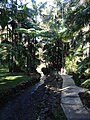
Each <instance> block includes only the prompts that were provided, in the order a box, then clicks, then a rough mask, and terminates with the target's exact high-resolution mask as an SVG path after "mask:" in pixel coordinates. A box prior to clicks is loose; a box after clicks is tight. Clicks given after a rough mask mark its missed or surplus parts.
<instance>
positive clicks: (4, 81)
mask: <svg viewBox="0 0 90 120" xmlns="http://www.w3.org/2000/svg"><path fill="white" fill-rule="evenodd" d="M29 80H31V77H30V76H27V75H24V74H21V73H17V74H14V73H13V74H12V73H8V72H7V70H5V69H0V91H6V90H8V89H9V88H12V87H15V86H16V85H18V84H20V83H22V82H25V81H29Z"/></svg>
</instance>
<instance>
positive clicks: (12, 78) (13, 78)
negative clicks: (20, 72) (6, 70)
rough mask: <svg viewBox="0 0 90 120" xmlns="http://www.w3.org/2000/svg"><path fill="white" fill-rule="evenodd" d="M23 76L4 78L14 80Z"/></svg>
mask: <svg viewBox="0 0 90 120" xmlns="http://www.w3.org/2000/svg"><path fill="white" fill-rule="evenodd" d="M21 77H23V76H7V77H5V80H16V79H17V78H21Z"/></svg>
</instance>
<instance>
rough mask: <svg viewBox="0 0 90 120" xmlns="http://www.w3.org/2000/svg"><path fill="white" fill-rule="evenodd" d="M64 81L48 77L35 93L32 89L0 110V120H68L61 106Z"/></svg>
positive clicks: (52, 76)
mask: <svg viewBox="0 0 90 120" xmlns="http://www.w3.org/2000/svg"><path fill="white" fill-rule="evenodd" d="M61 86H62V79H61V78H56V76H55V75H51V76H48V77H47V79H46V80H45V82H44V84H42V85H41V86H40V87H39V88H38V89H37V90H36V91H35V92H34V93H31V92H30V88H28V89H27V90H25V92H24V93H23V94H22V95H20V96H19V97H17V98H15V99H14V100H12V101H9V102H8V103H7V104H6V105H5V106H4V107H3V108H2V109H1V110H0V120H66V117H65V115H64V113H63V110H62V108H61V105H60V97H61V91H60V90H59V89H60V88H61Z"/></svg>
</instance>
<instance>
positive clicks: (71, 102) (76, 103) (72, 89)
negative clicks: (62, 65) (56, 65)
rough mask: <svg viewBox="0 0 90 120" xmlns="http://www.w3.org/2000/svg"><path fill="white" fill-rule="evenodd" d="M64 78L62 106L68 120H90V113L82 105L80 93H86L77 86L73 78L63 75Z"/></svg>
mask: <svg viewBox="0 0 90 120" xmlns="http://www.w3.org/2000/svg"><path fill="white" fill-rule="evenodd" d="M61 77H62V78H63V85H62V94H61V106H62V108H63V110H64V113H65V115H66V117H67V119H68V120H90V111H88V110H87V109H86V108H85V107H84V106H83V104H82V102H81V100H80V97H79V95H78V93H80V92H84V91H86V89H84V88H80V87H78V86H76V85H75V83H74V80H73V79H72V76H69V75H61Z"/></svg>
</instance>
